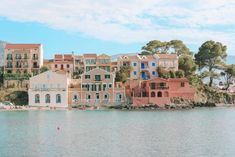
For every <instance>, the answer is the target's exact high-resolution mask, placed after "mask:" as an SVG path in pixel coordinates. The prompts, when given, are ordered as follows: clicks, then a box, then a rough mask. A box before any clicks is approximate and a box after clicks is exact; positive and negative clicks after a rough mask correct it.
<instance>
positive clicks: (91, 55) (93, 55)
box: [83, 53, 97, 58]
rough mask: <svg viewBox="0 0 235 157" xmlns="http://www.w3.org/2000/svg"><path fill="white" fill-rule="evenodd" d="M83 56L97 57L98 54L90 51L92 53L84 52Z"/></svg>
mask: <svg viewBox="0 0 235 157" xmlns="http://www.w3.org/2000/svg"><path fill="white" fill-rule="evenodd" d="M83 56H84V57H85V58H96V56H97V55H96V54H95V53H90V54H89V53H87V54H84V55H83Z"/></svg>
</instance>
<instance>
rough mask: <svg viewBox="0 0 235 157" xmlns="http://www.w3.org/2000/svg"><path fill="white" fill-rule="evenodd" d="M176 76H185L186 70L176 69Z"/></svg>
mask: <svg viewBox="0 0 235 157" xmlns="http://www.w3.org/2000/svg"><path fill="white" fill-rule="evenodd" d="M175 76H176V78H182V77H184V76H185V74H184V71H183V70H178V71H176V72H175Z"/></svg>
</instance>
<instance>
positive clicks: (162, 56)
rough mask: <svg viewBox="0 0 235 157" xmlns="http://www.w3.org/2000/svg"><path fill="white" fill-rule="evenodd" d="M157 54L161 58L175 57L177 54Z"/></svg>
mask: <svg viewBox="0 0 235 157" xmlns="http://www.w3.org/2000/svg"><path fill="white" fill-rule="evenodd" d="M157 56H158V57H159V58H161V59H177V57H178V56H177V54H161V53H158V54H157Z"/></svg>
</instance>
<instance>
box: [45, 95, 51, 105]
mask: <svg viewBox="0 0 235 157" xmlns="http://www.w3.org/2000/svg"><path fill="white" fill-rule="evenodd" d="M45 102H46V103H51V96H50V94H46V96H45Z"/></svg>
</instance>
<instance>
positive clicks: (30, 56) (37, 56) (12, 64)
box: [4, 44, 43, 75]
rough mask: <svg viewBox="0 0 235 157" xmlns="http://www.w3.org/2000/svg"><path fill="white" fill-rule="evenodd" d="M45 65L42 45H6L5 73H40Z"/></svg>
mask: <svg viewBox="0 0 235 157" xmlns="http://www.w3.org/2000/svg"><path fill="white" fill-rule="evenodd" d="M42 65H43V46H42V44H6V45H5V48H4V73H7V74H33V75H36V74H38V73H39V71H40V68H41V66H42Z"/></svg>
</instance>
